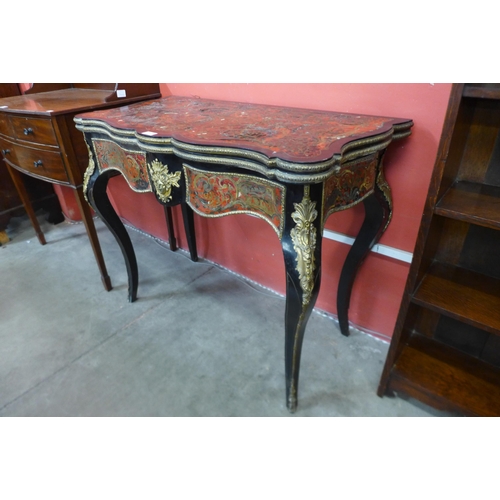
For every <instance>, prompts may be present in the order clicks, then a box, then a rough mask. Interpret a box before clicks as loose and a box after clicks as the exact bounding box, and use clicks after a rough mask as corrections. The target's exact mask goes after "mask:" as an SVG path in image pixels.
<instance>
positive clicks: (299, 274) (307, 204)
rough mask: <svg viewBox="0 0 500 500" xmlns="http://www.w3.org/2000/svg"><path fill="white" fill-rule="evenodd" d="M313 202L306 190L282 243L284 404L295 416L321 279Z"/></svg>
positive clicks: (286, 228)
mask: <svg viewBox="0 0 500 500" xmlns="http://www.w3.org/2000/svg"><path fill="white" fill-rule="evenodd" d="M317 206H320V204H319V203H317V202H316V201H312V200H311V196H310V187H309V186H305V188H304V194H303V197H302V200H301V201H300V202H298V203H293V211H292V213H291V215H290V216H288V217H287V221H286V224H285V231H284V234H283V238H282V240H281V244H282V248H283V256H284V259H285V271H286V310H285V379H286V404H287V407H288V409H289V410H290V412H292V413H293V412H295V410H296V409H297V404H298V383H299V370H300V357H301V352H302V341H303V339H304V332H305V329H306V325H307V321H308V319H309V316H310V315H311V312H312V310H313V308H314V304H315V303H316V298H317V296H318V293H319V287H320V276H321V229H320V225H319V217H318V211H317V209H316V207H317Z"/></svg>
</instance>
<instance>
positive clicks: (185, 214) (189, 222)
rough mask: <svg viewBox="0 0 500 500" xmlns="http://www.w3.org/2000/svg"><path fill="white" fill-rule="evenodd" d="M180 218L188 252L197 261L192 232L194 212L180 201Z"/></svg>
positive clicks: (193, 233) (194, 238) (194, 236)
mask: <svg viewBox="0 0 500 500" xmlns="http://www.w3.org/2000/svg"><path fill="white" fill-rule="evenodd" d="M181 210H182V220H183V222H184V230H185V232H186V238H187V243H188V248H189V254H190V255H191V260H192V261H193V262H198V250H197V248H196V234H195V232H194V214H193V209H192V208H191V207H190V206H189V205H188V204H187V203H186V202H182V203H181Z"/></svg>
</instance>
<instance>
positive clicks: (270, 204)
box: [184, 164, 285, 238]
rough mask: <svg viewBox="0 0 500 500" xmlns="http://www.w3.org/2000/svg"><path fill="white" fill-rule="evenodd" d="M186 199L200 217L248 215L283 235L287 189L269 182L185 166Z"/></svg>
mask: <svg viewBox="0 0 500 500" xmlns="http://www.w3.org/2000/svg"><path fill="white" fill-rule="evenodd" d="M184 173H185V176H186V200H187V202H188V204H189V206H190V207H191V208H192V209H193V210H194V211H195V212H198V213H199V214H200V215H204V216H208V217H221V216H223V215H229V214H235V213H249V214H253V215H256V216H257V217H261V218H262V219H264V220H266V221H267V222H269V223H270V224H271V225H272V226H273V228H274V230H275V231H276V233H277V234H278V236H279V237H280V238H281V235H282V233H283V224H284V222H283V221H284V219H283V210H284V207H283V205H284V197H285V188H284V186H280V185H279V184H277V183H275V182H271V181H268V180H266V179H258V178H256V177H254V176H249V175H244V174H231V173H220V172H210V171H205V170H198V169H195V168H193V167H190V166H188V165H185V164H184Z"/></svg>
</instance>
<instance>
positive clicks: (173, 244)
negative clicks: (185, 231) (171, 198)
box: [163, 205, 177, 252]
mask: <svg viewBox="0 0 500 500" xmlns="http://www.w3.org/2000/svg"><path fill="white" fill-rule="evenodd" d="M163 210H164V211H165V221H166V223H167V231H168V246H169V247H170V250H172V252H175V251H176V250H177V241H176V240H175V234H174V221H173V220H172V208H171V207H167V206H165V205H164V206H163Z"/></svg>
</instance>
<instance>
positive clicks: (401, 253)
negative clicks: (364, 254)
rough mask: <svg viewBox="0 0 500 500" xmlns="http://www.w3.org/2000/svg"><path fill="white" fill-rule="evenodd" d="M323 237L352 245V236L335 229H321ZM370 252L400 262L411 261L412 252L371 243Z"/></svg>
mask: <svg viewBox="0 0 500 500" xmlns="http://www.w3.org/2000/svg"><path fill="white" fill-rule="evenodd" d="M323 238H326V239H328V240H333V241H339V242H340V243H345V244H346V245H352V244H353V243H354V238H351V237H350V236H347V235H345V234H342V233H336V232H335V231H330V230H329V229H325V230H323ZM371 251H372V252H375V253H379V254H380V255H385V256H386V257H390V258H392V259H396V260H400V261H402V262H407V263H408V264H410V263H411V259H412V258H413V254H412V253H410V252H406V251H405V250H399V248H394V247H389V246H387V245H380V244H378V243H377V244H376V245H373V248H372V250H371Z"/></svg>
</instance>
